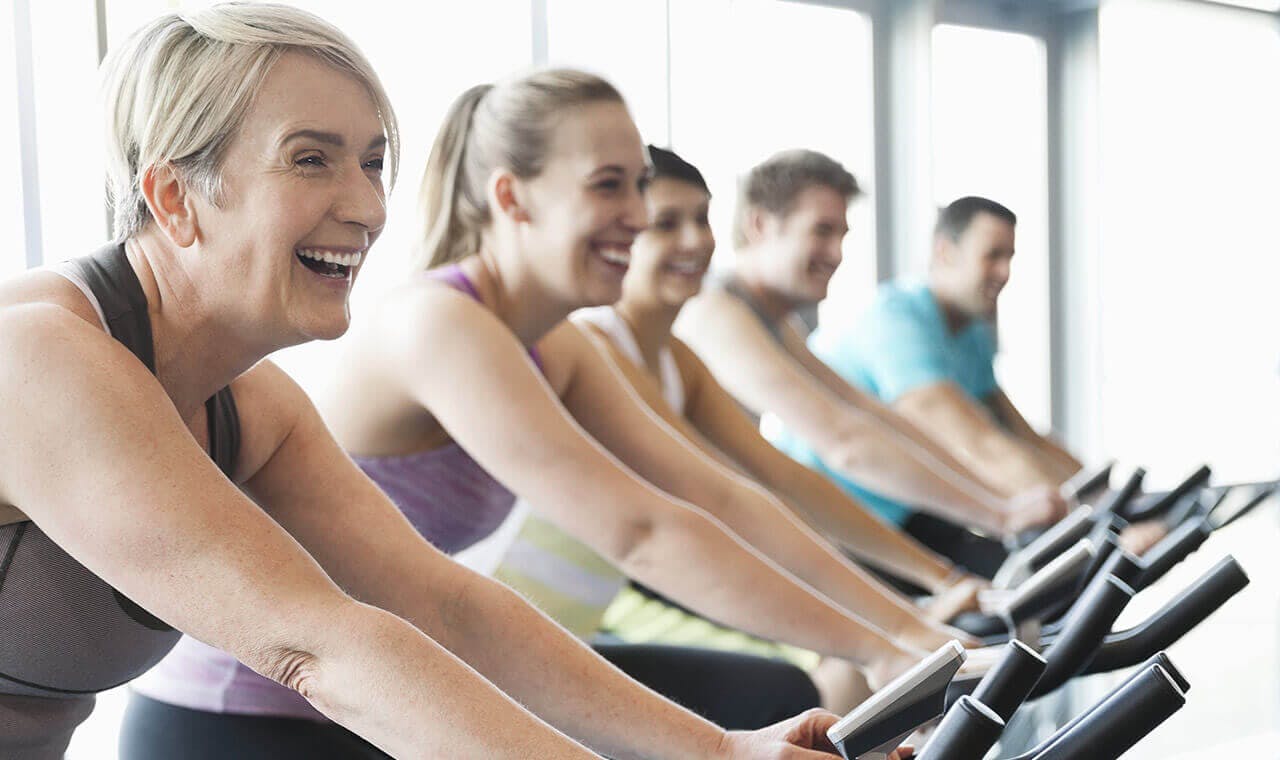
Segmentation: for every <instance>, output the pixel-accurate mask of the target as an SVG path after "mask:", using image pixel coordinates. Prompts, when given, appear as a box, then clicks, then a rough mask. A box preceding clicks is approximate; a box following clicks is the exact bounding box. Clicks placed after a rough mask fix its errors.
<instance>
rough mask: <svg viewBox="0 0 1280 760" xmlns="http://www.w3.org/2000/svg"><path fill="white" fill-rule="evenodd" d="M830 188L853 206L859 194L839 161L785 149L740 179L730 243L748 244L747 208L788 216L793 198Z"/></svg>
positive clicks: (811, 151)
mask: <svg viewBox="0 0 1280 760" xmlns="http://www.w3.org/2000/svg"><path fill="white" fill-rule="evenodd" d="M815 185H817V186H819V187H829V188H831V189H832V190H834V191H836V192H837V193H840V195H842V196H844V200H845V203H852V202H853V199H854V198H857V197H858V196H859V195H861V194H862V189H861V188H859V187H858V180H856V179H854V177H853V175H852V174H850V173H849V170H848V169H846V168H844V166H842V165H841V164H840V162H839V161H837V160H835V159H834V158H832V157H831V156H828V155H826V154H825V153H819V152H818V151H816V150H784V151H782V152H781V153H775V154H774V155H772V156H770V157H769V158H768V159H766V160H765V162H764V163H762V164H759V165H757V166H756V167H755V168H753V169H752V170H751V171H750V172H748V173H747V176H746V177H745V178H744V179H743V180H742V186H741V188H740V192H739V198H738V208H737V218H736V220H735V223H734V227H733V242H734V244H735V245H736V246H738V247H739V248H741V247H742V246H745V245H746V244H747V234H746V220H747V209H749V208H758V209H763V210H764V211H768V212H769V213H770V214H774V215H775V216H786V215H787V214H789V213H791V209H792V206H794V205H795V202H796V198H798V197H799V196H800V194H801V193H803V192H804V191H805V190H808V189H809V188H811V187H813V186H815Z"/></svg>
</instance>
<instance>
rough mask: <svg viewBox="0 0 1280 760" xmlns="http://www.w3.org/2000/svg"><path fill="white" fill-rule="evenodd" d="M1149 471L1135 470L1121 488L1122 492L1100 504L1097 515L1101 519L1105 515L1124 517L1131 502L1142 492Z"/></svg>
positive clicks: (1113, 494) (1119, 491) (1117, 492)
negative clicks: (1143, 482)
mask: <svg viewBox="0 0 1280 760" xmlns="http://www.w3.org/2000/svg"><path fill="white" fill-rule="evenodd" d="M1146 477H1147V471H1146V470H1144V469H1142V468H1141V467H1139V468H1137V469H1135V470H1134V471H1133V474H1132V475H1130V476H1129V479H1128V480H1126V481H1125V482H1124V485H1122V486H1120V490H1118V491H1116V492H1114V493H1112V494H1111V498H1110V499H1107V500H1106V502H1104V503H1102V504H1099V505H1098V509H1097V512H1096V514H1097V515H1098V516H1099V517H1102V516H1103V515H1123V514H1124V511H1125V510H1126V509H1128V508H1129V502H1131V501H1133V499H1134V497H1135V496H1137V495H1138V494H1139V493H1141V492H1142V481H1143V480H1144V479H1146Z"/></svg>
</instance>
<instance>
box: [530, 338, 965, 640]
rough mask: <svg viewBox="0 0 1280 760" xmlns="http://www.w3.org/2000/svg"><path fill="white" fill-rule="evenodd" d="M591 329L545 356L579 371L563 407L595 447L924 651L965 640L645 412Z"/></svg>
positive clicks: (550, 343)
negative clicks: (604, 449) (600, 446)
mask: <svg viewBox="0 0 1280 760" xmlns="http://www.w3.org/2000/svg"><path fill="white" fill-rule="evenodd" d="M584 329H590V328H580V327H578V326H577V325H574V324H572V323H570V322H565V323H562V324H561V325H560V326H559V327H557V328H556V329H555V330H554V331H552V333H551V334H549V335H547V337H546V338H545V339H544V340H543V341H542V342H541V343H540V344H539V350H540V354H541V356H542V358H543V361H544V362H546V363H547V364H548V366H550V365H551V364H552V363H553V362H556V363H564V364H567V365H570V366H571V367H572V381H571V383H570V385H569V390H568V392H567V393H566V395H565V404H566V406H567V407H568V408H569V410H570V412H572V413H573V414H574V415H575V417H576V418H577V419H578V421H579V423H580V424H582V425H583V426H584V427H585V428H586V429H587V431H588V432H589V433H591V434H592V435H593V436H594V437H595V438H596V440H598V441H600V442H601V443H603V444H604V445H605V446H606V447H607V448H608V449H609V450H610V451H612V452H613V453H614V454H616V455H618V456H619V457H621V458H622V460H623V461H624V462H626V463H627V464H628V465H630V466H631V467H632V468H633V469H635V470H636V472H637V473H638V474H639V475H641V476H642V477H644V478H645V479H647V480H648V481H650V482H651V483H653V484H655V485H657V486H658V487H659V488H662V489H664V490H666V491H667V492H669V493H672V494H674V495H676V496H678V497H680V498H683V499H686V500H688V501H690V502H692V503H694V504H696V505H697V506H699V507H700V508H702V509H704V510H706V511H708V512H710V513H711V514H712V515H713V516H714V517H716V518H718V519H720V520H722V521H724V523H725V524H726V525H727V526H728V527H729V528H730V529H731V530H732V531H733V532H734V533H735V534H737V535H738V536H741V537H742V538H743V539H744V540H746V542H747V543H748V544H750V545H751V546H752V547H753V548H754V549H756V550H758V551H760V552H761V553H762V554H764V555H765V556H766V557H769V558H770V559H772V560H773V561H774V562H776V563H777V564H778V565H779V566H781V567H782V568H784V569H785V570H787V571H789V572H791V573H792V574H794V575H795V576H796V577H797V578H799V579H800V580H801V581H803V582H804V583H806V584H808V585H810V586H812V587H813V588H814V589H816V590H817V591H818V592H820V593H822V594H823V595H825V596H826V597H828V598H830V599H831V600H833V601H835V602H836V603H837V604H839V605H840V606H842V607H844V608H845V609H847V610H850V611H854V612H856V613H857V614H858V615H859V616H860V617H862V618H864V619H866V620H868V621H869V622H871V623H873V624H874V625H876V626H878V627H880V628H882V629H884V630H886V631H888V632H890V633H893V634H896V635H898V636H900V637H901V638H903V639H904V640H905V641H908V642H910V643H912V644H914V645H915V646H918V647H921V648H924V649H932V648H936V647H938V646H941V645H942V644H944V643H946V642H947V641H949V640H951V639H953V638H956V637H957V636H958V635H959V634H958V632H955V631H950V630H946V629H941V628H939V627H937V626H936V625H935V624H934V623H932V622H931V621H928V620H926V619H925V618H924V616H923V615H921V614H920V613H919V611H918V610H917V609H916V608H915V607H914V606H913V605H912V604H910V603H909V602H907V601H906V600H905V599H903V598H902V597H901V596H900V595H898V594H897V593H896V592H893V591H891V590H889V589H888V588H886V587H885V586H884V585H882V584H881V583H880V582H879V581H877V580H876V579H875V578H873V577H872V576H871V575H870V573H868V572H867V571H866V570H863V569H862V568H860V567H858V566H857V565H855V564H854V563H852V562H851V561H849V560H848V559H847V558H845V557H844V556H842V555H841V554H840V553H839V552H838V551H836V550H835V548H834V547H833V546H831V544H830V543H828V542H827V541H825V540H824V539H823V538H822V537H821V536H819V535H818V534H817V533H815V532H814V531H813V529H812V528H810V527H809V526H808V525H807V524H806V523H805V522H804V521H803V520H802V519H800V518H799V517H798V516H797V515H796V514H795V513H793V512H792V511H791V510H790V509H788V508H787V507H786V506H784V505H783V504H782V503H781V502H779V501H778V500H777V499H776V498H775V497H774V496H773V495H772V494H770V493H769V492H768V491H767V490H765V489H763V488H761V487H760V486H759V485H758V484H756V483H755V482H754V481H752V480H750V479H749V478H747V477H745V476H743V475H740V474H738V473H737V472H736V471H734V470H732V469H730V468H728V467H726V466H724V465H722V464H720V463H719V462H718V461H717V460H715V459H713V458H712V457H709V456H707V455H706V454H705V453H704V451H703V450H702V449H701V448H699V447H698V446H697V444H695V443H694V442H692V441H690V440H689V437H688V436H687V435H685V434H682V433H681V431H680V428H684V429H686V430H688V432H690V433H691V434H692V435H697V433H696V432H693V431H691V430H689V426H688V424H687V423H686V422H685V421H683V420H682V419H680V418H679V415H675V414H673V413H670V412H668V413H669V414H670V415H671V421H672V422H674V426H673V425H672V424H670V423H668V422H667V421H665V420H664V419H663V418H662V417H661V415H659V414H658V413H656V412H655V411H654V410H653V408H651V406H650V405H648V404H646V403H645V402H644V401H643V400H642V399H641V398H640V397H639V395H638V394H637V393H636V390H635V386H634V385H633V383H632V382H630V380H629V379H628V378H627V377H626V375H625V371H624V370H622V369H621V368H620V366H619V364H618V363H617V362H615V361H613V360H612V358H611V357H610V355H609V353H608V346H607V344H606V343H605V341H604V339H602V338H599V337H597V338H590V337H588V335H587V334H584V332H583V330H584ZM624 361H625V360H624ZM628 364H629V363H628ZM637 382H642V379H637ZM648 383H649V385H650V386H652V385H653V381H652V380H651V379H649V380H648Z"/></svg>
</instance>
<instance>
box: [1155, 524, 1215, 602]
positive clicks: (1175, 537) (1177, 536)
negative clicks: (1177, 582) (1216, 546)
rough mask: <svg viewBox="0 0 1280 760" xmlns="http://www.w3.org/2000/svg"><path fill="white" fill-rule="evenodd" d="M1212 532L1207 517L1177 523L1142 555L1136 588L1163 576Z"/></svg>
mask: <svg viewBox="0 0 1280 760" xmlns="http://www.w3.org/2000/svg"><path fill="white" fill-rule="evenodd" d="M1212 534H1213V525H1212V524H1211V523H1210V522H1209V519H1208V518H1204V519H1200V520H1193V521H1191V522H1188V523H1183V524H1182V525H1179V526H1178V527H1177V528H1175V529H1174V531H1173V532H1172V533H1170V534H1169V535H1167V536H1165V537H1164V538H1163V539H1161V540H1160V543H1158V544H1156V545H1155V546H1153V547H1151V550H1150V551H1148V552H1147V554H1146V556H1145V557H1143V562H1142V564H1143V569H1142V574H1141V575H1140V576H1138V583H1137V588H1138V589H1139V590H1141V589H1145V588H1147V587H1148V586H1150V585H1151V584H1153V583H1155V582H1156V581H1158V580H1160V579H1161V578H1163V577H1164V576H1165V574H1166V573H1168V572H1169V571H1170V570H1172V569H1173V568H1174V566H1175V565H1177V564H1178V563H1179V562H1181V561H1182V560H1184V559H1186V558H1187V557H1190V556H1191V555H1192V554H1193V553H1195V551H1196V550H1197V549H1199V548H1200V547H1201V546H1203V545H1204V542H1205V541H1208V540H1209V536H1210V535H1212Z"/></svg>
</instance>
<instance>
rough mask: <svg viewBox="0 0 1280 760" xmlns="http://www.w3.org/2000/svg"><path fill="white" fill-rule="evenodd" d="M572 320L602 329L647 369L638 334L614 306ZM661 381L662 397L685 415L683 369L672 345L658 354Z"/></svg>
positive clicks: (591, 310)
mask: <svg viewBox="0 0 1280 760" xmlns="http://www.w3.org/2000/svg"><path fill="white" fill-rule="evenodd" d="M569 319H571V320H573V321H574V322H575V323H578V324H589V325H594V326H595V327H598V328H600V329H601V330H603V331H604V334H605V335H607V336H609V341H610V342H611V343H613V345H614V346H616V347H617V348H618V350H619V351H621V352H622V353H623V355H625V356H626V357H627V358H628V359H630V360H631V363H632V364H634V365H636V366H637V367H639V368H640V369H647V368H646V367H645V363H644V355H643V354H641V353H640V344H639V343H637V342H636V336H635V334H634V333H632V332H631V327H630V326H628V325H627V322H626V320H624V319H623V318H622V317H621V316H619V315H618V312H616V311H614V308H613V307H612V306H593V307H591V308H589V309H579V310H577V311H575V312H574V313H573V314H572V315H571V316H570V317H569ZM658 382H659V383H660V384H661V385H662V397H663V398H665V399H666V400H667V403H668V404H670V405H671V408H672V409H674V410H675V411H676V413H677V414H684V379H683V378H681V377H680V367H679V366H678V365H677V364H676V357H675V356H674V355H673V354H672V353H671V349H670V347H668V346H663V347H662V350H661V351H660V352H659V353H658Z"/></svg>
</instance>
